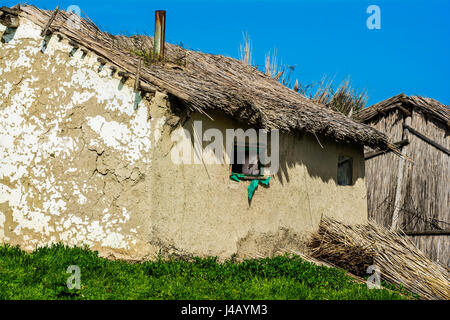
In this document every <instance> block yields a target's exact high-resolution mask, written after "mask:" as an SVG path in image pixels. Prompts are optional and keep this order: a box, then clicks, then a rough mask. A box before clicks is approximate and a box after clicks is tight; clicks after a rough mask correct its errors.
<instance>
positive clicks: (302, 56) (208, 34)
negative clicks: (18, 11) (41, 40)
mask: <svg viewBox="0 0 450 320" xmlns="http://www.w3.org/2000/svg"><path fill="white" fill-rule="evenodd" d="M27 2H28V3H30V4H34V5H36V6H38V7H40V8H46V9H54V8H55V7H56V6H57V5H58V4H59V5H60V7H61V8H63V9H67V7H68V6H69V5H78V6H79V7H80V8H81V10H82V11H83V12H84V13H86V14H87V15H88V16H89V17H90V18H91V19H92V20H93V21H94V22H95V23H96V24H97V25H99V26H100V27H101V29H102V30H106V31H108V32H111V33H114V34H116V33H123V32H124V31H127V32H128V33H129V34H133V33H144V32H146V33H148V34H150V35H151V34H153V32H154V11H155V10H166V11H167V18H166V20H167V25H166V41H168V42H171V43H175V44H178V43H180V42H181V43H183V44H184V46H185V47H187V48H192V49H194V50H200V51H203V52H208V53H214V54H222V55H226V56H231V57H235V58H238V57H239V44H240V43H241V42H242V32H247V34H248V35H249V37H250V38H251V40H252V44H253V59H254V60H255V64H257V65H259V66H263V64H264V57H265V54H266V53H267V52H268V51H271V50H272V51H273V50H274V49H277V52H278V60H279V62H282V63H283V64H287V65H295V66H296V71H295V74H294V79H295V78H298V79H299V81H300V82H301V83H305V84H307V83H311V82H316V81H318V80H320V79H321V78H322V77H323V76H324V75H328V76H330V77H335V81H336V82H339V81H341V80H343V79H344V78H345V77H347V76H349V77H350V78H351V80H352V83H353V86H354V87H356V88H358V89H364V88H365V89H367V92H368V95H369V103H368V104H369V105H371V104H373V103H376V102H379V101H381V100H384V99H387V98H389V97H391V96H393V95H396V94H398V93H401V92H404V93H406V94H418V95H424V96H428V97H432V98H434V99H437V100H439V101H441V102H442V103H444V104H450V90H449V86H450V81H449V76H450V41H449V39H450V37H449V36H450V19H448V14H449V13H450V1H448V0H428V1H417V0H386V1H378V0H371V1H365V0H315V1H313V0H297V1H294V0H291V1H288V0H286V1H283V0H279V1H275V0H272V1H269V0H265V1H257V0H248V1H243V0H242V1H236V0H227V1H225V0H220V1H219V0H217V1H214V0H213V1H201V0H196V1H180V0H165V1H144V0H131V1H119V0H110V1H92V0H90V1H85V0H70V1H61V0H59V1H58V0H55V1H53V0H41V1H33V0H28V1H27ZM16 3H17V1H9V0H7V1H5V0H2V1H1V5H7V6H11V5H14V4H16ZM372 4H375V5H378V6H379V7H380V9H381V29H380V30H369V29H368V28H367V27H366V20H367V18H368V17H369V16H370V14H367V13H366V9H367V7H368V6H369V5H372Z"/></svg>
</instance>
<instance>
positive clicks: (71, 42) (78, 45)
mask: <svg viewBox="0 0 450 320" xmlns="http://www.w3.org/2000/svg"><path fill="white" fill-rule="evenodd" d="M69 45H71V46H72V47H74V48H75V49H78V48H79V47H80V44H79V43H78V42H76V41H74V40H70V41H69Z"/></svg>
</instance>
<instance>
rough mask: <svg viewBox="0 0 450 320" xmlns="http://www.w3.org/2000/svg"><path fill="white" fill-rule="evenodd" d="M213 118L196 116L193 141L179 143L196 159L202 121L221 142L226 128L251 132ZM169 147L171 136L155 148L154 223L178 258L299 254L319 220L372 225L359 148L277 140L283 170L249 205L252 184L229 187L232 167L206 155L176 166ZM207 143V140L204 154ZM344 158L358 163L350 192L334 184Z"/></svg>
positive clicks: (311, 139)
mask: <svg viewBox="0 0 450 320" xmlns="http://www.w3.org/2000/svg"><path fill="white" fill-rule="evenodd" d="M208 115H209V117H210V118H212V119H214V120H211V119H209V117H206V116H204V115H200V114H198V113H196V114H193V115H192V117H191V118H190V119H189V120H188V121H187V122H186V123H185V124H184V126H183V127H184V128H185V129H186V130H187V131H188V132H189V135H184V136H183V135H181V138H180V140H179V142H178V143H180V144H185V145H186V147H187V148H191V155H192V160H193V161H194V157H195V152H196V151H195V150H194V144H193V137H194V136H195V134H198V132H197V133H194V129H193V123H194V121H201V122H202V130H203V131H202V132H203V133H204V132H205V131H206V130H208V129H209V128H217V129H219V130H220V131H221V132H222V133H223V136H224V137H225V135H226V133H225V130H226V129H229V128H243V129H244V130H246V129H247V128H245V127H243V125H242V124H240V123H237V122H235V121H232V120H230V119H229V118H226V117H225V116H223V115H221V114H220V113H217V114H216V113H209V114H208ZM163 134H168V132H166V131H164V132H163ZM189 137H190V139H189ZM269 140H270V139H269ZM169 141H171V139H170V138H169V136H167V137H163V139H162V140H161V143H160V144H159V145H158V147H157V149H155V150H154V152H155V153H154V154H155V157H154V161H153V169H154V171H153V174H154V176H153V178H152V180H153V183H154V186H158V187H154V188H153V189H152V198H153V203H152V209H153V210H152V213H151V220H152V223H153V226H154V228H155V231H156V232H155V233H157V234H160V235H164V236H165V241H166V242H167V243H172V246H173V247H176V248H177V249H178V250H179V251H180V252H183V251H184V252H188V251H192V252H195V254H197V255H217V256H219V257H228V256H230V255H233V254H237V255H238V256H239V257H251V256H257V255H270V254H274V253H276V252H277V251H279V250H280V249H281V250H285V249H296V250H300V249H302V247H304V244H303V242H304V240H305V238H306V237H307V236H308V235H309V232H311V231H314V230H316V229H317V227H318V224H319V221H320V219H321V216H322V215H329V216H333V217H335V218H337V219H339V220H341V221H344V222H346V223H350V224H352V223H355V224H356V223H364V222H366V221H367V198H366V187H365V179H364V157H363V150H362V148H359V147H351V146H346V145H342V144H337V143H335V142H333V141H329V140H326V139H320V143H319V142H318V140H317V139H316V138H315V137H314V136H309V135H306V134H305V135H302V136H294V135H291V134H280V139H279V141H280V142H279V146H280V147H279V149H280V168H279V170H278V171H277V172H272V178H271V180H270V184H269V187H264V186H261V185H260V186H259V187H258V188H257V190H256V191H255V194H254V197H253V199H252V201H251V202H249V200H248V190H247V188H248V185H249V182H248V181H246V182H244V181H241V182H236V181H232V180H231V179H230V165H229V164H212V163H213V162H214V159H211V158H214V157H215V155H214V153H213V152H204V153H203V155H202V158H203V161H202V162H201V163H199V164H190V165H187V164H181V165H176V164H174V162H173V160H172V159H171V155H170V153H169V150H171V148H173V143H172V142H169ZM210 143H211V142H204V143H203V146H202V149H203V150H205V149H206V146H207V145H208V144H210ZM223 148H225V145H223ZM180 149H184V147H182V148H180ZM197 149H198V148H197ZM157 154H158V155H157ZM339 155H347V156H350V157H352V158H353V180H354V184H353V185H351V186H339V185H337V181H336V180H337V163H338V157H339ZM216 160H220V159H216Z"/></svg>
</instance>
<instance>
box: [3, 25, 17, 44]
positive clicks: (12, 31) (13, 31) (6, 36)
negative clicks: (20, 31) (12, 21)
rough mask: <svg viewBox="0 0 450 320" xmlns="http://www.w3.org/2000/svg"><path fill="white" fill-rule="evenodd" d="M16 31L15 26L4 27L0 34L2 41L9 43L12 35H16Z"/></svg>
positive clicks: (12, 37)
mask: <svg viewBox="0 0 450 320" xmlns="http://www.w3.org/2000/svg"><path fill="white" fill-rule="evenodd" d="M16 32H17V28H11V27H6V30H5V32H3V35H2V40H1V41H2V43H9V42H11V41H12V40H14V37H15V35H16Z"/></svg>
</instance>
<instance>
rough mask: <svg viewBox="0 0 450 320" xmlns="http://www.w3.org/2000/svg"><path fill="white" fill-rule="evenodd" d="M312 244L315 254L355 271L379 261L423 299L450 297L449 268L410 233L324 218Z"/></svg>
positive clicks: (391, 277)
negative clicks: (427, 253)
mask: <svg viewBox="0 0 450 320" xmlns="http://www.w3.org/2000/svg"><path fill="white" fill-rule="evenodd" d="M309 246H310V248H311V255H312V256H313V257H314V258H317V259H320V260H324V261H327V262H329V263H331V264H333V265H336V266H339V267H342V268H344V269H346V270H349V271H350V270H351V271H352V272H353V273H355V274H363V273H365V272H366V268H367V266H369V265H376V266H378V267H379V268H380V271H381V277H382V278H383V279H384V280H385V281H387V282H390V283H393V284H396V285H402V286H403V287H404V288H406V289H407V290H409V291H410V292H412V293H415V294H417V295H419V296H420V297H421V298H423V299H430V300H434V299H446V300H448V299H450V282H449V273H448V270H447V268H445V267H444V266H442V265H440V264H438V263H436V262H434V261H432V260H430V259H429V258H427V257H426V256H425V255H424V254H423V253H422V252H421V251H420V250H419V249H418V248H417V247H416V246H415V245H414V244H413V243H412V242H411V241H410V240H409V239H408V238H407V237H406V236H404V235H402V234H399V233H395V232H392V231H390V230H388V229H386V228H384V227H381V226H378V225H376V224H374V223H368V224H366V225H345V224H343V223H340V222H338V221H336V220H334V219H332V218H323V219H322V221H321V223H320V226H319V230H318V231H317V232H316V233H314V234H313V235H312V237H311V239H310V242H309Z"/></svg>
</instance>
